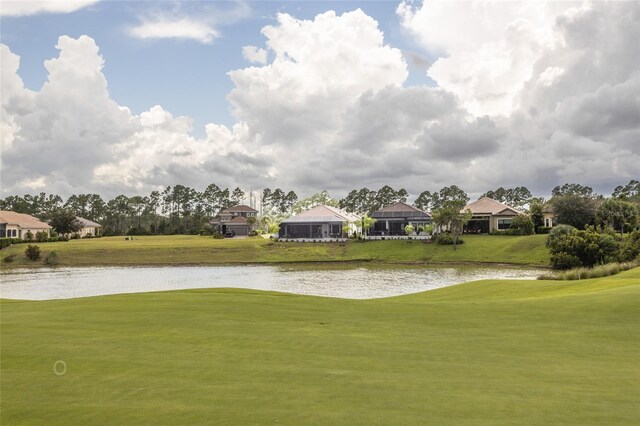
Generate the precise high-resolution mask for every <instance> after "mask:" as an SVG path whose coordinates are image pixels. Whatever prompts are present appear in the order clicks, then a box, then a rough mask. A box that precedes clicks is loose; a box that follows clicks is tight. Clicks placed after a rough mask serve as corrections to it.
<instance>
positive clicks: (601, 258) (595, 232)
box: [546, 225, 640, 269]
mask: <svg viewBox="0 0 640 426" xmlns="http://www.w3.org/2000/svg"><path fill="white" fill-rule="evenodd" d="M546 245H547V247H549V250H550V252H551V264H552V266H553V267H554V268H556V269H569V268H575V267H579V266H584V267H588V268H592V267H593V266H595V265H604V264H607V263H611V262H615V261H618V262H625V261H630V260H633V259H635V258H636V257H637V256H638V254H640V231H634V232H632V233H631V234H628V235H626V236H620V235H619V234H616V233H615V232H614V231H613V230H610V229H604V230H603V229H596V228H595V227H593V226H589V227H587V228H586V229H585V230H583V231H578V230H577V229H575V228H573V227H571V226H566V225H564V226H563V225H560V226H557V227H556V228H554V229H553V230H552V231H551V232H550V233H549V235H548V236H547V241H546Z"/></svg>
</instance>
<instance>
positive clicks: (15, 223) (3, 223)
mask: <svg viewBox="0 0 640 426" xmlns="http://www.w3.org/2000/svg"><path fill="white" fill-rule="evenodd" d="M29 231H31V234H33V238H35V237H36V234H37V233H38V232H41V231H45V232H46V233H47V238H49V237H50V236H51V226H50V225H49V224H47V223H44V222H41V221H40V220H38V219H37V218H35V217H33V216H29V215H28V214H24V213H16V212H12V211H7V210H1V211H0V238H20V239H25V238H26V235H27V233H28V232H29Z"/></svg>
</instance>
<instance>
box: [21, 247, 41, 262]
mask: <svg viewBox="0 0 640 426" xmlns="http://www.w3.org/2000/svg"><path fill="white" fill-rule="evenodd" d="M24 254H25V256H27V258H28V259H29V260H33V261H36V260H38V259H40V247H38V246H32V245H31V244H29V245H28V246H27V249H26V250H25V251H24Z"/></svg>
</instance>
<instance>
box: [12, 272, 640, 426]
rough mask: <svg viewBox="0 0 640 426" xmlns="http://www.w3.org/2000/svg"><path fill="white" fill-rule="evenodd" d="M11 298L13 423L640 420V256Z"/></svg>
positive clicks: (474, 422)
mask: <svg viewBox="0 0 640 426" xmlns="http://www.w3.org/2000/svg"><path fill="white" fill-rule="evenodd" d="M132 285H134V283H132ZM0 308H1V318H0V319H1V326H2V328H1V342H2V353H1V361H2V362H1V392H2V393H1V415H0V416H1V417H0V420H1V423H2V424H3V425H5V424H6V425H10V424H11V425H15V424H43V423H46V424H69V423H74V424H133V423H148V424H280V425H282V424H290V425H307V424H366V425H371V424H465V425H469V424H580V425H586V424H639V423H640V387H639V386H640V385H639V383H640V362H639V361H640V355H639V354H640V327H639V325H640V269H634V270H631V271H627V272H624V273H621V274H619V275H616V276H612V277H606V278H600V279H592V280H583V281H562V282H560V281H496V280H492V281H478V282H473V283H467V284H461V285H457V286H453V287H448V288H443V289H440V290H434V291H429V292H425V293H420V294H414V295H409V296H401V297H394V298H388V299H376V300H364V301H356V300H342V299H330V298H320V297H310V296H297V295H290V294H278V293H268V292H259V291H248V290H236V289H212V290H188V291H173V292H160V293H145V294H126V295H116V296H103V297H94V298H85V299H69V300H56V301H45V302H26V301H11V300H3V301H2V302H1V303H0Z"/></svg>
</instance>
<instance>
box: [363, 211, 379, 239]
mask: <svg viewBox="0 0 640 426" xmlns="http://www.w3.org/2000/svg"><path fill="white" fill-rule="evenodd" d="M376 222H377V220H376V219H374V218H372V217H369V216H368V215H364V216H362V232H363V233H364V235H368V234H369V229H371V228H372V227H373V225H375V223H376Z"/></svg>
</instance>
